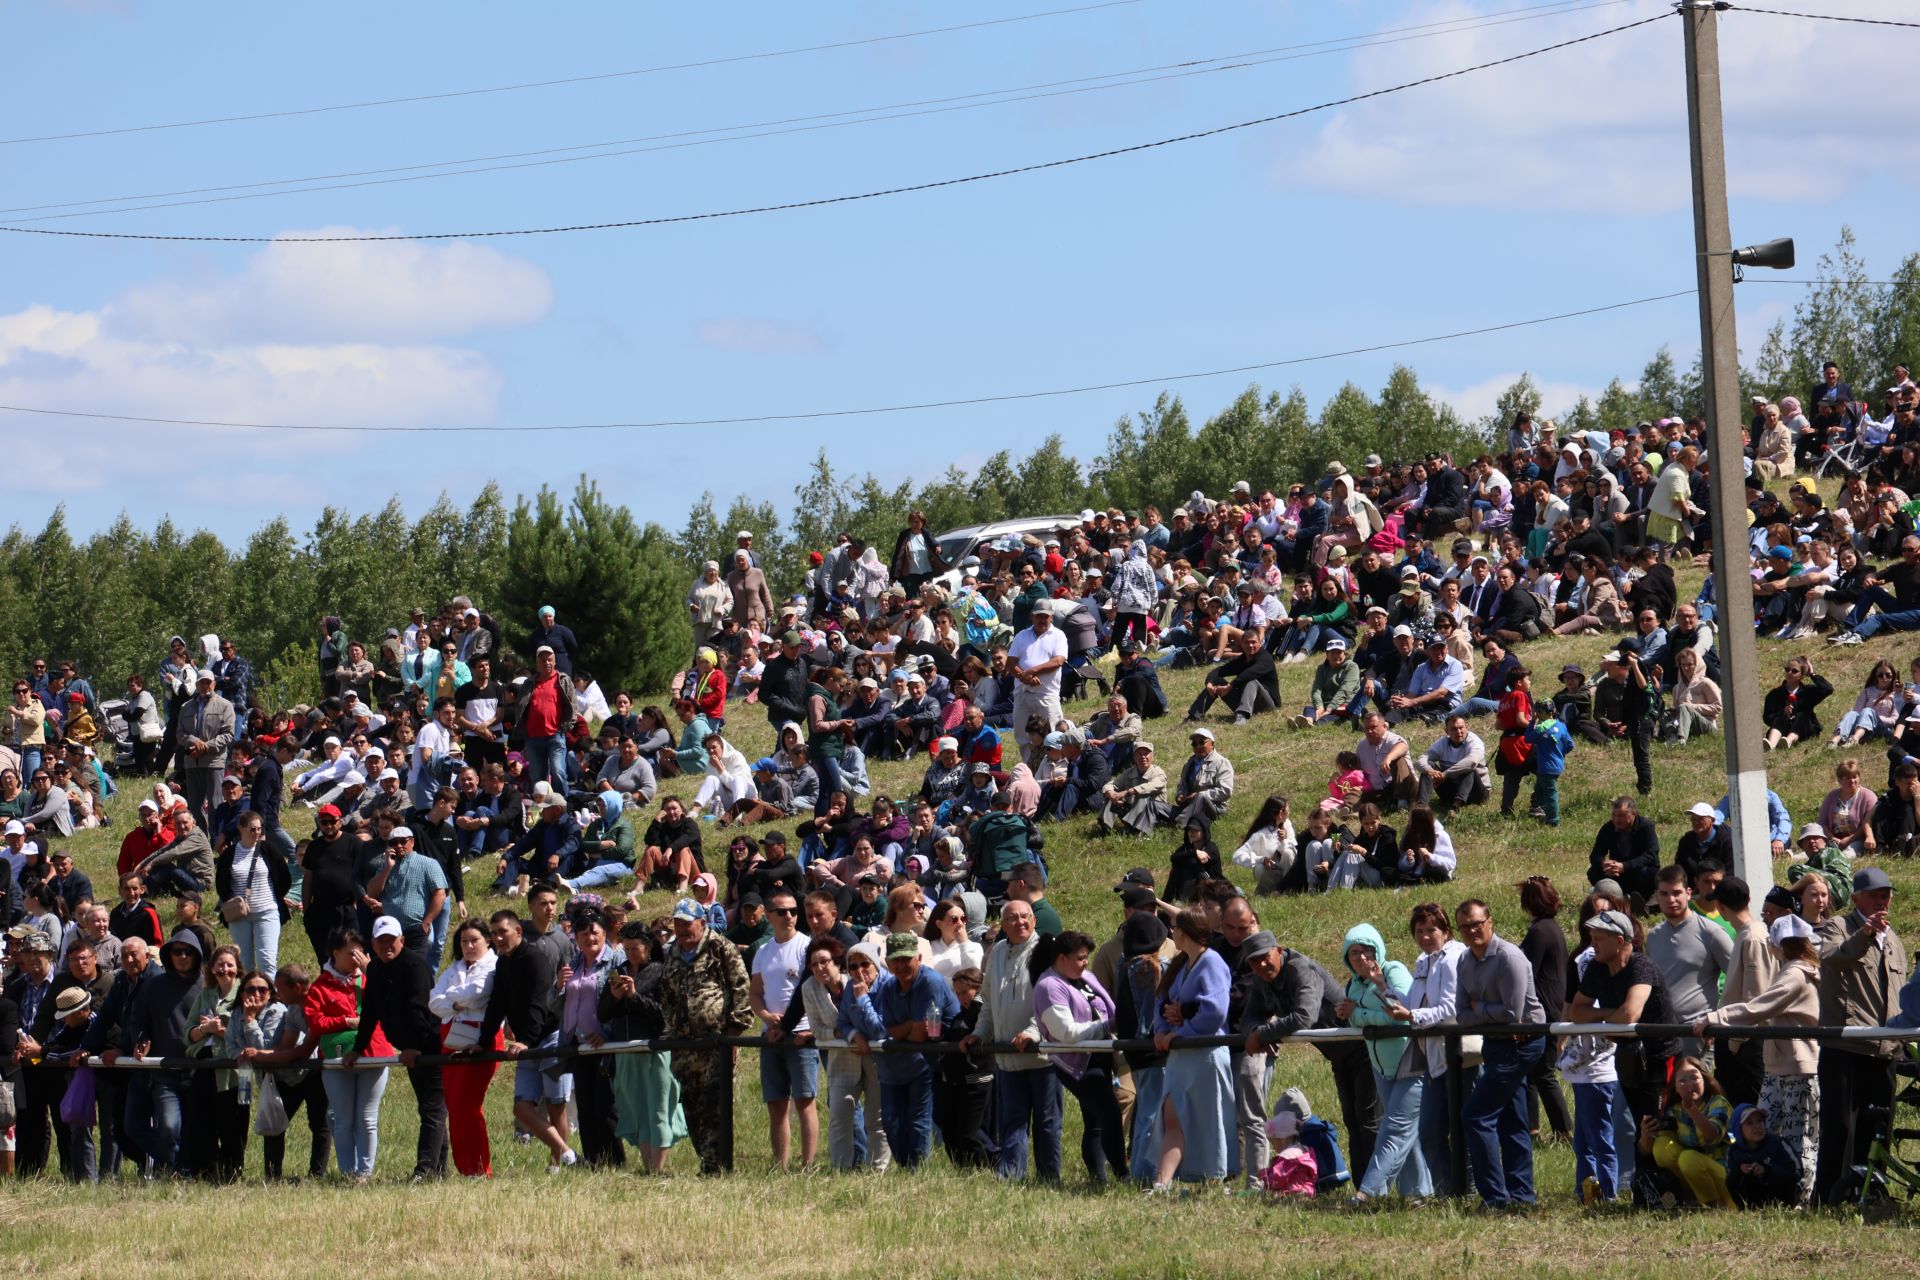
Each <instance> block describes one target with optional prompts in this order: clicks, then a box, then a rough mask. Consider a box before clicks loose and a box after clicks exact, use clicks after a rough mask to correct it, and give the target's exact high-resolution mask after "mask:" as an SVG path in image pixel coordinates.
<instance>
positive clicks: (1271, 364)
mask: <svg viewBox="0 0 1920 1280" xmlns="http://www.w3.org/2000/svg"><path fill="white" fill-rule="evenodd" d="M1694 292H1695V291H1694V290H1692V289H1680V290H1676V291H1674V292H1672V293H1661V294H1654V295H1652V296H1650V297H1644V298H1631V299H1628V300H1626V301H1624V302H1609V303H1606V304H1604V305H1601V306H1595V307H1582V308H1580V309H1579V310H1576V311H1562V312H1559V313H1557V314H1554V315H1546V316H1534V317H1531V318H1529V319H1526V320H1510V321H1506V322H1504V323H1501V324H1490V325H1481V326H1479V327H1477V328H1472V329H1457V330H1454V331H1452V332H1450V333H1437V334H1429V335H1427V336H1425V337H1420V338H1402V339H1398V340H1395V341H1392V342H1376V343H1370V344H1368V345H1365V346H1359V347H1349V348H1346V349H1345V350H1341V351H1325V352H1320V353H1318V354H1315V355H1305V356H1289V357H1287V358H1285V359H1280V360H1263V361H1259V362H1257V363H1254V364H1243V365H1233V366H1230V367H1227V368H1222V369H1205V370H1200V371H1195V372H1187V373H1171V374H1162V375H1159V376H1157V377H1151V378H1125V379H1121V380H1118V381H1113V382H1097V383H1088V384H1085V385H1081V386H1073V387H1052V388H1047V389H1043V390H1037V391H1016V392H1002V393H998V394H993V395H979V396H966V397H961V398H955V399H948V400H924V401H918V402H913V403H904V404H889V405H869V406H864V407H859V408H846V409H819V410H809V411H803V412H789V413H760V414H742V415H738V416H734V417H724V418H674V419H659V420H655V421H641V422H573V423H535V424H529V425H522V426H505V427H481V426H365V425H347V424H340V423H295V422H235V421H226V420H220V419H207V418H167V417H157V416H148V415H140V414H124V413H105V412H93V411H90V410H81V409H53V408H45V407H36V406H29V405H17V404H0V411H5V412H8V413H25V414H40V415H45V416H49V417H58V418H87V419H95V420H99V421H107V422H133V423H142V424H149V425H157V426H176V427H228V428H233V429H236V430H248V431H298V432H323V433H340V434H354V435H379V434H393V435H519V434H536V433H537V434H546V433H554V432H575V431H639V430H649V429H655V428H666V427H723V426H749V425H753V424H762V423H772V422H814V421H819V420H822V419H832V418H860V417H873V416H877V415H883V414H895V413H917V412H923V411H927V410H934V409H958V408H968V407H973V406H978V405H988V404H1007V403H1011V402H1014V401H1021V400H1044V399H1054V398H1058V397H1062V396H1075V395H1086V394H1089V393H1092V392H1096V391H1118V390H1126V389H1129V388H1134V387H1144V386H1157V385H1161V384H1164V383H1172V382H1191V381H1195V380H1197V379H1202V378H1219V377H1226V376H1229V375H1233V374H1243V373H1257V372H1261V371H1263V370H1269V369H1284V368H1288V367H1291V366H1294V365H1303V364H1314V363H1318V362H1320V361H1324V360H1338V359H1341V358H1344V357H1347V356H1357V355H1371V354H1374V353H1377V352H1381V351H1394V350H1399V349H1403V348H1406V347H1418V346H1426V345H1430V344H1432V343H1436V342H1451V341H1454V340H1456V339H1460V338H1472V337H1480V336H1483V335H1485V334H1490V333H1504V332H1508V331H1510V330H1514V329H1525V328H1531V327H1532V326H1535V325H1543V324H1553V323H1556V322H1559V321H1562V320H1573V319H1578V318H1580V317H1582V316H1593V315H1600V314H1603V313H1605V312H1610V311H1624V310H1626V309H1628V308H1630V307H1644V306H1649V305H1651V304H1653V303H1656V302H1668V301H1671V300H1672V299H1674V298H1689V297H1692V296H1693V295H1694Z"/></svg>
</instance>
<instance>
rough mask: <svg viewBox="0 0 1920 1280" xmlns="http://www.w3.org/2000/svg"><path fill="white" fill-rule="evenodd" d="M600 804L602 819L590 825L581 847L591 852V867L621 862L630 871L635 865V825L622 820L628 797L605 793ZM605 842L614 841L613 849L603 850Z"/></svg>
mask: <svg viewBox="0 0 1920 1280" xmlns="http://www.w3.org/2000/svg"><path fill="white" fill-rule="evenodd" d="M599 800H600V806H601V809H602V811H603V812H602V816H601V817H598V818H595V819H594V820H593V821H592V822H590V823H588V824H587V829H586V830H585V831H583V832H581V834H580V843H581V845H582V846H584V847H586V848H587V849H588V854H587V861H588V864H589V865H598V864H601V863H608V862H618V863H621V864H623V865H625V866H629V867H630V866H632V865H633V825H632V824H631V823H629V822H627V821H626V820H625V819H624V818H623V817H622V816H621V815H622V812H623V810H625V808H626V804H627V801H626V797H625V796H622V795H621V794H620V793H619V792H618V791H602V792H601V793H600V795H599ZM602 840H611V841H613V848H612V849H611V850H607V849H602V848H600V847H599V846H600V842H601V841H602Z"/></svg>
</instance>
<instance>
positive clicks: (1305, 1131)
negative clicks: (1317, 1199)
mask: <svg viewBox="0 0 1920 1280" xmlns="http://www.w3.org/2000/svg"><path fill="white" fill-rule="evenodd" d="M1300 1145H1301V1146H1303V1147H1305V1148H1306V1149H1307V1150H1309V1151H1311V1152H1313V1161H1314V1165H1315V1167H1317V1168H1318V1169H1319V1171H1320V1176H1319V1177H1318V1178H1317V1179H1316V1180H1315V1181H1314V1184H1313V1191H1314V1194H1315V1195H1320V1196H1324V1195H1327V1194H1328V1193H1330V1192H1334V1191H1338V1190H1339V1189H1340V1188H1341V1187H1344V1186H1346V1185H1347V1184H1348V1183H1350V1182H1352V1181H1353V1175H1352V1174H1350V1173H1348V1172H1347V1161H1346V1158H1345V1157H1344V1156H1342V1155H1341V1154H1340V1130H1339V1128H1338V1126H1336V1125H1335V1124H1334V1123H1333V1122H1332V1121H1331V1120H1325V1119H1322V1118H1321V1117H1319V1116H1308V1117H1307V1118H1306V1119H1304V1120H1302V1121H1301V1122H1300Z"/></svg>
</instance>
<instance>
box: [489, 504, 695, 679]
mask: <svg viewBox="0 0 1920 1280" xmlns="http://www.w3.org/2000/svg"><path fill="white" fill-rule="evenodd" d="M506 569H507V572H506V577H505V579H504V581H503V583H502V586H501V591H500V598H501V613H502V614H503V616H504V617H505V618H506V619H507V620H508V623H507V626H508V630H507V635H506V642H507V644H508V646H509V647H511V648H514V649H515V650H517V651H518V652H519V653H520V657H521V660H522V661H523V662H531V657H532V655H531V654H528V653H527V652H526V651H525V645H526V640H527V636H528V632H529V631H530V630H531V620H532V619H533V618H534V616H535V615H536V614H537V613H538V612H539V609H540V606H542V605H547V604H550V605H552V606H553V608H554V612H555V614H556V615H557V617H558V618H559V620H560V621H561V622H562V623H564V624H565V625H566V626H567V627H569V628H570V629H571V630H572V631H573V634H574V636H575V637H576V638H577V639H578V640H579V642H580V649H579V653H578V655H577V656H576V658H575V661H574V668H575V670H585V671H587V672H588V673H589V674H591V675H592V676H593V678H594V679H596V680H598V681H599V682H600V687H601V688H602V689H604V690H607V691H608V692H609V693H611V692H612V691H613V690H615V689H621V688H628V689H635V690H641V691H646V690H656V689H663V688H665V687H666V684H667V681H668V679H669V677H671V676H672V674H673V673H674V672H675V671H676V670H679V669H681V668H683V667H684V666H685V665H686V662H687V658H688V655H689V652H690V649H691V647H692V643H693V637H692V633H691V631H690V630H689V627H688V622H687V610H686V605H685V600H686V591H687V575H686V574H685V573H684V572H683V571H682V567H681V564H680V563H679V557H678V555H677V554H676V548H675V546H674V539H672V538H671V537H669V536H668V535H667V534H666V533H665V532H664V531H663V530H661V529H660V528H659V527H658V526H657V525H648V526H647V527H646V528H645V529H642V528H641V527H640V526H639V525H637V524H635V523H634V519H633V514H632V513H631V512H630V511H628V510H627V509H626V508H625V507H622V506H615V505H614V504H612V503H609V502H608V501H607V500H606V499H605V498H604V497H602V496H601V494H600V490H599V488H598V486H596V485H595V484H594V483H593V482H592V481H591V480H588V479H587V478H586V477H585V476H582V477H581V478H580V483H579V486H578V487H577V488H576V489H575V490H574V494H573V501H572V502H571V503H568V504H565V505H562V503H561V500H560V497H559V495H557V494H555V493H554V492H553V491H552V490H551V489H548V488H545V487H543V488H542V489H541V490H540V493H539V495H538V496H537V497H536V498H534V499H533V501H532V502H528V501H527V500H525V499H522V500H521V501H520V503H519V505H517V506H516V507H515V508H514V511H513V515H512V517H511V518H509V520H508V521H507V548H506ZM516 624H517V626H518V628H520V629H518V630H516V629H515V628H516Z"/></svg>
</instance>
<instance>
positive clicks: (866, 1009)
mask: <svg viewBox="0 0 1920 1280" xmlns="http://www.w3.org/2000/svg"><path fill="white" fill-rule="evenodd" d="M936 1012H937V1013H938V1014H939V1015H940V1020H941V1021H942V1022H950V1021H952V1020H953V1019H955V1018H957V1017H959V1016H960V1001H959V999H958V998H957V997H955V995H954V994H953V987H952V986H950V985H949V984H948V982H947V980H946V979H945V978H943V977H941V976H940V975H939V974H937V973H935V972H934V971H933V970H932V969H930V968H928V967H927V966H925V965H921V966H920V975H919V976H918V977H916V978H915V979H914V980H913V985H912V986H911V987H905V988H903V987H902V986H901V985H900V980H899V979H898V978H895V977H894V976H893V975H892V974H891V973H883V974H881V975H880V980H879V981H878V982H875V983H874V984H873V990H871V991H869V992H868V993H867V994H866V995H864V996H856V997H855V998H853V999H851V1000H847V1001H845V1002H844V1003H842V1004H841V1006H840V1021H839V1024H838V1025H837V1026H836V1027H835V1030H836V1031H838V1033H839V1035H840V1037H841V1039H843V1040H844V1039H851V1038H852V1036H853V1033H854V1032H856V1031H857V1032H859V1033H860V1034H861V1035H863V1036H865V1037H866V1038H867V1042H868V1043H869V1044H876V1045H877V1044H880V1043H881V1042H883V1041H884V1040H886V1039H887V1028H888V1027H891V1026H898V1025H899V1024H900V1023H902V1022H924V1021H925V1020H926V1019H927V1018H928V1017H929V1016H930V1015H931V1014H933V1013H936ZM936 1038H937V1037H936ZM875 1056H876V1058H877V1059H878V1064H879V1068H880V1081H881V1083H882V1084H911V1083H912V1082H913V1081H915V1080H921V1079H924V1078H926V1077H928V1076H930V1075H932V1074H933V1070H934V1065H933V1061H932V1059H930V1058H928V1057H927V1055H925V1054H924V1053H882V1054H877V1055H875Z"/></svg>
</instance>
